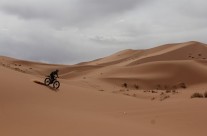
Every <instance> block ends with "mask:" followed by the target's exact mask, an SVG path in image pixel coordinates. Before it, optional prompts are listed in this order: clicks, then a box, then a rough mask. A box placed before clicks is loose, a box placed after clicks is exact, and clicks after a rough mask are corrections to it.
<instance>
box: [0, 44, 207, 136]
mask: <svg viewBox="0 0 207 136" xmlns="http://www.w3.org/2000/svg"><path fill="white" fill-rule="evenodd" d="M206 59H207V45H206V44H203V43H199V42H187V43H179V44H168V45H163V46H159V47H156V48H153V49H148V50H138V51H137V50H125V51H121V52H119V53H116V54H114V55H112V56H109V57H106V58H102V59H98V60H95V61H91V62H85V63H80V64H77V65H71V66H68V65H55V64H53V65H51V64H44V63H37V62H29V61H22V60H17V59H13V58H8V57H3V56H2V57H0V75H1V77H2V78H1V79H0V82H1V85H0V135H1V136H37V135H38V136H47V135H50V136H57V135H60V136H69V135H71V136H106V135H107V136H116V135H117V136H126V135H129V136H137V135H141V136H152V135H153V136H196V135H198V136H206V133H205V132H206V131H205V129H206V125H207V117H206V115H207V109H206V106H207V99H205V98H193V99H191V95H192V94H193V93H195V92H199V93H202V94H204V93H205V92H206V91H207V90H206V88H207V84H206V81H207V60H206ZM55 69H59V70H60V75H59V76H60V79H58V80H59V81H60V83H61V86H60V88H59V89H58V90H54V89H52V88H50V87H46V86H44V85H41V83H42V82H43V81H44V78H45V76H46V75H48V74H49V73H50V72H51V71H52V70H55Z"/></svg>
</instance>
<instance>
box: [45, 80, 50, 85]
mask: <svg viewBox="0 0 207 136" xmlns="http://www.w3.org/2000/svg"><path fill="white" fill-rule="evenodd" d="M45 85H46V86H49V85H50V78H45Z"/></svg>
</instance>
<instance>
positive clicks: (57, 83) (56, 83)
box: [53, 81, 60, 89]
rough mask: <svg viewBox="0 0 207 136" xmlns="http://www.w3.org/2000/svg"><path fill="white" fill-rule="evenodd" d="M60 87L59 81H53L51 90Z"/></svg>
mask: <svg viewBox="0 0 207 136" xmlns="http://www.w3.org/2000/svg"><path fill="white" fill-rule="evenodd" d="M59 87H60V82H59V81H55V82H54V83H53V88H55V89H58V88H59Z"/></svg>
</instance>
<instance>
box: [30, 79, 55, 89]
mask: <svg viewBox="0 0 207 136" xmlns="http://www.w3.org/2000/svg"><path fill="white" fill-rule="evenodd" d="M33 82H34V83H36V84H39V85H43V86H45V87H48V88H49V89H50V90H52V91H55V92H58V91H59V89H55V88H53V87H51V86H46V85H45V84H44V83H43V82H40V81H36V80H35V81H33Z"/></svg>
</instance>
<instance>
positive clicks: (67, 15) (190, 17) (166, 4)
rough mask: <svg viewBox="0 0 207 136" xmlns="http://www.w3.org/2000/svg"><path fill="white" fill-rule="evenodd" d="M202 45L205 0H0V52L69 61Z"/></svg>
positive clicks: (206, 14) (206, 33) (206, 32)
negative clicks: (168, 46)
mask: <svg viewBox="0 0 207 136" xmlns="http://www.w3.org/2000/svg"><path fill="white" fill-rule="evenodd" d="M185 41H200V42H204V43H207V1H206V0H0V55H4V56H11V57H16V58H20V59H27V60H35V61H43V62H49V63H65V64H74V63H78V62H82V61H88V60H93V59H97V58H100V57H104V56H106V55H110V54H113V53H115V52H117V51H120V50H123V49H145V48H151V47H154V46H158V45H161V44H167V43H177V42H185Z"/></svg>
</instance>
